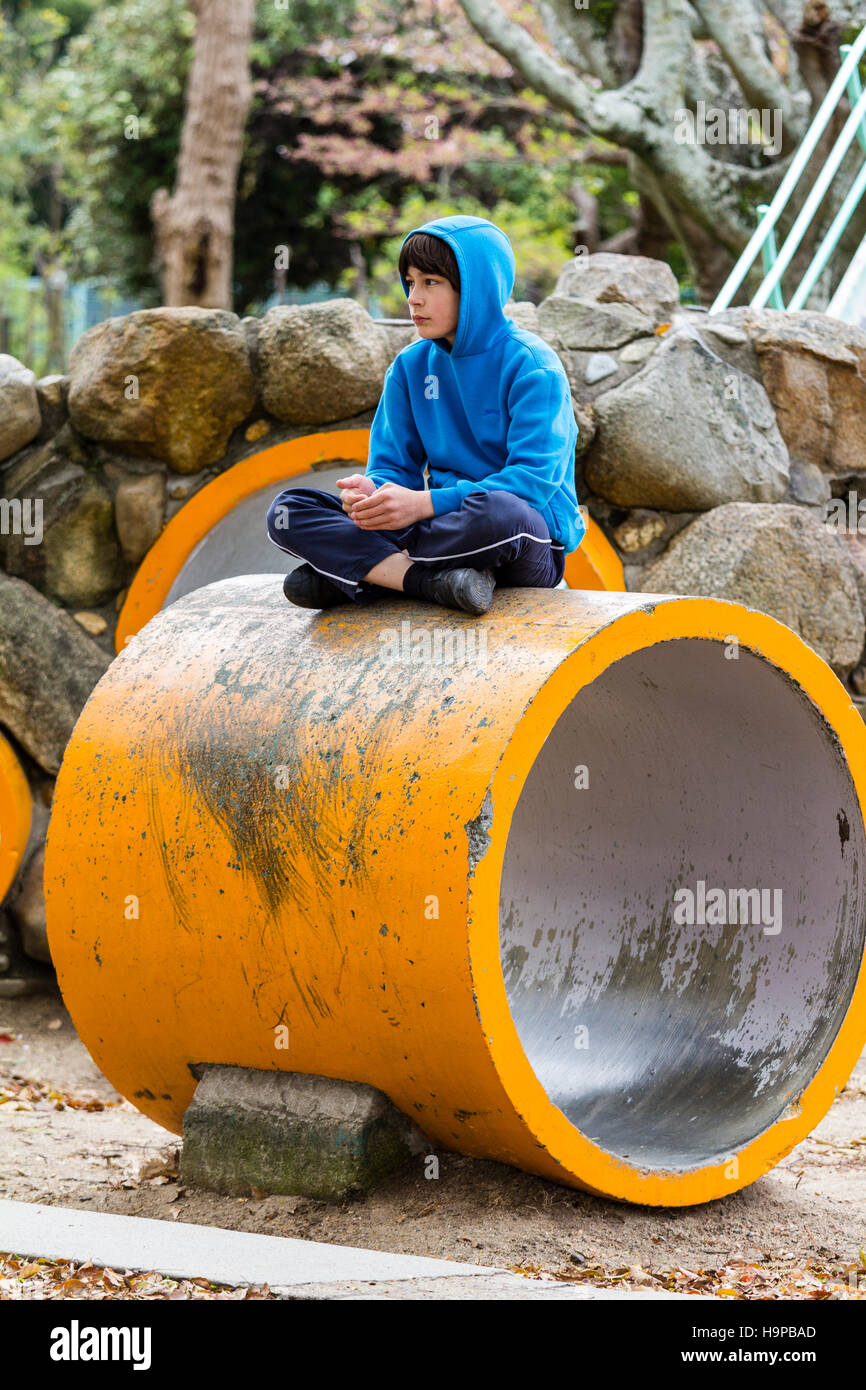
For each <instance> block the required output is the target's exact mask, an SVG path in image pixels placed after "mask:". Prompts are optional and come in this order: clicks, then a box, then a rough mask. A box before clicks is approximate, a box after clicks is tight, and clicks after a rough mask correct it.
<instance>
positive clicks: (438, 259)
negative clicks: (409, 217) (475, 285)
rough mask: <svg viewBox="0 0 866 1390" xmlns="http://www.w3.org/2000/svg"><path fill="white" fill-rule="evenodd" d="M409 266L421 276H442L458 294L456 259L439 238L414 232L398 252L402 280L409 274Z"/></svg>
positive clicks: (458, 274)
mask: <svg viewBox="0 0 866 1390" xmlns="http://www.w3.org/2000/svg"><path fill="white" fill-rule="evenodd" d="M410 265H414V266H417V267H418V269H419V270H420V271H421V273H422V275H441V276H443V277H444V278H445V279H446V280H447V281H448V283H449V284H450V286H451V288H452V289H453V290H456V291H457V293H458V294H459V293H460V271H459V270H458V269H457V257H456V256H455V255H454V252H453V251H452V250H451V247H450V246H449V245H448V242H447V241H443V240H442V237H441V236H431V235H430V233H429V232H415V233H414V235H413V236H410V238H409V240H408V241H407V242H405V243H404V245H403V247H402V249H401V251H400V260H399V262H398V266H399V270H400V274H401V275H402V276H403V279H404V280H405V279H406V277H407V275H408V274H409V266H410Z"/></svg>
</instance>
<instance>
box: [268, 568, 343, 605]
mask: <svg viewBox="0 0 866 1390" xmlns="http://www.w3.org/2000/svg"><path fill="white" fill-rule="evenodd" d="M283 593H284V594H285V596H286V598H287V599H288V600H289V603H296V604H297V605H298V607H299V608H335V607H336V605H337V604H338V603H351V602H352V600H351V599H350V598H349V595H348V594H346V593H344V592H343V590H342V589H341V588H340V587H339V586H338V585H337V584H332V583H331V581H330V579H327V578H326V577H325V575H323V574H319V571H318V570H314V569H313V567H312V565H307V564H303V565H298V567H297V569H293V570H289V572H288V574H287V575H286V577H285V579H284V580H283Z"/></svg>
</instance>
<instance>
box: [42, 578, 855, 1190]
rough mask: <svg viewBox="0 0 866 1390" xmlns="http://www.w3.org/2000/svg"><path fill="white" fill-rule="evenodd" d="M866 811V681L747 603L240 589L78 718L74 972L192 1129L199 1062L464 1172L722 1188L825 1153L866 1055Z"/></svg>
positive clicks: (168, 1120)
mask: <svg viewBox="0 0 866 1390" xmlns="http://www.w3.org/2000/svg"><path fill="white" fill-rule="evenodd" d="M864 791H866V729H864V726H863V722H862V720H861V718H860V716H859V714H858V713H857V711H856V709H855V708H854V706H853V705H852V703H851V700H850V698H849V696H848V694H847V693H846V691H845V690H844V688H843V686H842V684H841V683H840V682H839V680H838V679H837V678H836V676H835V675H834V674H833V673H832V671H831V670H830V668H829V667H828V666H827V665H826V664H825V663H824V662H823V661H822V660H821V659H820V657H819V656H818V655H817V654H816V653H815V652H814V651H812V650H811V649H810V648H809V647H807V646H806V645H805V643H804V642H803V641H802V640H801V639H800V638H799V637H798V636H796V634H795V633H793V632H792V631H791V630H790V629H788V628H787V627H785V626H783V625H782V624H780V623H778V622H776V621H775V620H773V619H771V618H769V617H767V616H765V615H762V614H760V613H758V612H755V611H753V610H750V609H746V608H743V607H740V606H738V605H736V604H730V603H725V602H721V601H717V600H711V599H703V598H701V599H699V598H683V597H678V596H674V595H647V594H634V593H623V592H616V593H614V592H604V591H595V592H580V591H569V590H565V589H557V590H537V589H535V590H525V589H523V590H500V591H497V593H496V595H495V597H494V602H493V605H492V607H491V609H490V611H489V612H488V613H487V614H486V615H485V616H484V617H482V618H470V617H468V616H467V615H464V614H461V613H456V612H452V611H450V610H444V609H440V608H437V607H433V606H428V605H422V604H420V603H414V602H412V601H409V600H404V599H399V600H397V599H395V601H394V602H388V601H386V602H384V603H379V604H375V605H370V606H365V607H363V608H355V607H354V606H342V607H339V608H335V609H332V610H330V611H328V612H325V613H318V612H309V611H306V610H302V609H297V608H293V607H291V606H290V605H288V604H287V603H286V601H285V599H284V597H283V594H282V590H281V584H280V582H279V579H278V578H277V577H275V576H274V575H266V574H261V575H247V576H243V577H234V578H227V579H223V580H220V581H219V582H216V583H213V584H210V585H207V586H206V587H204V588H200V589H197V590H195V591H194V592H192V593H189V594H187V595H186V596H184V597H182V598H180V599H178V600H177V601H176V602H174V603H172V604H171V605H170V606H169V607H167V608H165V609H163V610H162V611H161V612H158V613H157V614H156V616H154V617H153V618H152V619H151V620H150V621H149V622H147V623H146V624H145V625H144V626H143V627H142V628H141V630H140V631H139V632H138V634H137V635H136V636H134V637H133V638H132V639H131V640H130V641H129V643H128V644H127V646H126V647H125V649H124V650H123V651H122V652H121V653H120V654H119V655H118V657H117V658H116V660H115V661H114V662H113V664H112V665H111V667H110V668H109V670H108V671H107V672H106V673H105V675H104V676H103V678H102V679H101V680H100V682H99V684H98V685H97V686H96V688H95V689H94V691H93V693H92V695H91V697H90V699H89V701H88V703H87V705H86V706H85V708H84V710H83V712H82V714H81V716H80V718H79V720H78V723H77V725H76V727H75V730H74V733H73V736H72V739H71V741H70V743H69V745H68V747H67V750H66V755H65V758H64V761H63V765H62V768H61V770H60V774H59V777H58V781H57V787H56V793H55V798H54V809H53V815H52V820H51V824H50V827H49V834H48V843H47V862H46V872H45V882H46V893H47V904H48V930H49V940H50V945H51V951H52V956H53V959H54V961H55V963H56V965H57V969H58V974H59V980H60V984H61V988H62V990H63V994H64V997H65V999H66V1002H67V1004H68V1006H69V1009H70V1012H71V1014H72V1018H73V1020H74V1022H75V1025H76V1027H77V1029H78V1031H79V1033H80V1035H81V1037H82V1039H83V1040H84V1042H85V1044H86V1045H87V1047H88V1049H89V1050H90V1052H91V1053H92V1055H93V1057H94V1059H95V1060H96V1062H97V1063H98V1065H99V1066H100V1067H101V1068H102V1070H103V1071H104V1072H105V1074H106V1076H108V1078H109V1079H110V1080H111V1081H112V1083H113V1084H114V1085H115V1086H116V1087H117V1088H118V1090H119V1091H120V1092H122V1094H123V1095H124V1096H126V1097H127V1098H128V1099H129V1100H130V1101H132V1102H133V1103H134V1104H135V1105H136V1106H137V1107H138V1108H139V1109H140V1110H142V1111H143V1112H144V1113H145V1114H147V1115H149V1116H151V1117H152V1118H153V1119H154V1120H156V1121H158V1122H159V1123H160V1124H162V1125H164V1126H166V1127H167V1128H168V1129H170V1130H173V1131H174V1132H176V1133H180V1132H181V1131H182V1124H183V1116H184V1112H185V1110H186V1109H187V1107H188V1105H189V1104H190V1100H191V1098H192V1095H193V1092H194V1089H195V1086H196V1081H195V1078H194V1076H193V1072H192V1071H191V1067H194V1066H196V1065H197V1064H200V1063H213V1064H225V1065H230V1066H232V1065H233V1066H238V1067H251V1068H260V1069H264V1070H274V1069H277V1070H285V1071H292V1072H302V1073H312V1074H317V1075H324V1076H329V1077H336V1078H342V1079H344V1080H348V1081H360V1082H366V1083H368V1084H370V1085H372V1086H375V1087H377V1088H379V1089H380V1090H381V1091H383V1092H385V1094H386V1095H387V1096H388V1097H389V1098H390V1099H391V1100H392V1101H393V1102H394V1103H395V1104H396V1105H397V1106H399V1108H400V1109H401V1110H403V1111H404V1112H405V1113H406V1114H407V1115H408V1116H410V1117H411V1118H412V1119H413V1120H414V1121H415V1123H416V1124H417V1125H418V1126H419V1128H420V1129H421V1130H422V1131H423V1132H424V1133H425V1134H426V1136H427V1137H428V1138H429V1140H430V1144H431V1151H435V1150H436V1149H437V1148H441V1149H451V1150H457V1151H459V1152H461V1153H464V1154H471V1155H476V1156H479V1157H483V1158H489V1159H496V1160H500V1161H502V1162H505V1163H510V1164H514V1165H516V1166H517V1167H520V1168H523V1169H525V1170H527V1171H530V1172H533V1173H537V1174H541V1175H542V1176H544V1177H546V1178H551V1179H555V1180H557V1181H559V1182H562V1183H566V1184H571V1185H573V1186H575V1187H581V1188H585V1189H588V1190H589V1191H592V1192H595V1193H601V1194H605V1195H609V1196H611V1197H614V1198H619V1199H623V1200H627V1201H630V1202H639V1203H648V1204H655V1205H685V1204H691V1203H697V1202H703V1201H706V1200H708V1199H711V1198H717V1197H721V1196H723V1195H725V1194H728V1193H730V1192H733V1191H736V1190H737V1189H738V1188H741V1187H743V1186H744V1185H746V1184H748V1183H751V1182H753V1181H754V1180H755V1179H756V1178H758V1177H759V1176H761V1175H762V1174H763V1173H766V1172H767V1171H768V1170H769V1169H770V1168H771V1167H772V1166H773V1165H774V1164H775V1163H777V1162H778V1160H779V1159H780V1158H781V1157H782V1156H783V1155H784V1154H786V1153H787V1152H789V1151H790V1149H791V1148H792V1147H793V1146H794V1145H795V1144H796V1143H798V1142H799V1141H800V1140H801V1139H802V1138H803V1137H804V1136H805V1135H806V1134H808V1133H809V1132H810V1131H811V1130H812V1129H813V1128H814V1126H815V1125H816V1124H817V1123H818V1121H819V1120H820V1119H821V1117H822V1116H823V1115H824V1114H825V1112H826V1111H827V1109H828V1107H829V1106H830V1104H831V1103H832V1101H833V1098H834V1096H835V1095H836V1094H837V1093H838V1091H839V1090H841V1089H842V1087H843V1086H844V1084H845V1082H846V1081H847V1079H848V1077H849V1075H850V1073H851V1071H852V1069H853V1067H854V1065H855V1062H856V1060H857V1058H858V1056H859V1054H860V1052H861V1050H862V1049H863V1046H864V1042H866V1007H864V1004H866V971H864V966H863V961H864V929H866V912H864V909H866V872H864V871H866V839H864V817H863V798H864ZM284 1043H285V1044H287V1046H283V1045H282V1044H284Z"/></svg>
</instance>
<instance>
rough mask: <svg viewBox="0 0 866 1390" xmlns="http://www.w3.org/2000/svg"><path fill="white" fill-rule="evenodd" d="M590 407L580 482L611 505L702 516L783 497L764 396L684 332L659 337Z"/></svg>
mask: <svg viewBox="0 0 866 1390" xmlns="http://www.w3.org/2000/svg"><path fill="white" fill-rule="evenodd" d="M595 409H596V415H597V417H598V425H599V433H598V438H597V440H596V442H595V445H594V446H593V449H592V451H591V453H590V455H589V457H588V458H587V461H586V466H585V476H586V480H587V482H588V484H589V486H590V487H591V488H592V489H593V491H594V492H597V493H599V494H600V495H601V496H602V497H605V498H606V499H607V500H608V501H610V502H614V503H616V504H617V505H618V506H623V507H654V508H661V509H662V510H664V511H673V512H677V511H691V510H694V511H704V510H708V509H709V508H711V507H716V506H720V505H721V504H723V503H724V502H728V501H750V502H773V501H779V500H781V499H782V498H783V497H784V496H785V494H786V492H787V489H788V455H787V450H786V449H785V444H784V441H783V439H782V437H781V435H780V434H779V430H778V428H777V426H776V420H775V416H774V414H773V409H772V406H771V405H770V402H769V400H768V398H767V394H766V392H765V391H764V390H763V388H762V387H761V386H760V385H759V384H758V383H757V382H755V381H753V380H752V378H751V377H749V376H747V375H745V374H744V373H743V372H738V371H737V370H736V369H735V368H733V367H731V366H730V365H729V364H727V363H725V362H723V361H722V359H721V358H720V357H718V356H717V355H716V354H715V353H713V352H711V351H710V349H709V348H708V347H707V345H706V343H705V342H704V341H703V340H702V338H701V337H700V335H699V334H698V333H697V332H696V331H695V330H694V329H692V328H690V327H682V328H679V329H677V330H675V331H673V332H672V333H670V334H669V335H668V336H667V337H665V338H664V339H663V340H662V342H661V344H660V346H659V348H658V350H657V351H656V352H655V353H654V354H653V356H652V357H651V358H650V359H649V361H648V362H647V363H646V365H645V366H644V367H643V368H642V369H641V370H640V371H639V372H637V374H636V375H634V376H632V377H631V378H630V379H629V380H628V381H626V382H624V383H623V384H622V385H619V386H616V387H615V388H613V389H612V390H610V391H607V392H605V393H604V394H603V395H602V396H600V397H599V398H598V399H597V400H596V402H595Z"/></svg>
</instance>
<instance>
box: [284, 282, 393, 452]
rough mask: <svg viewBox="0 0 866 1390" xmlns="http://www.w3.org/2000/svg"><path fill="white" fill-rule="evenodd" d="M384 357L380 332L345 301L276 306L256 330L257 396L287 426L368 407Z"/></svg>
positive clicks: (326, 420) (380, 380)
mask: <svg viewBox="0 0 866 1390" xmlns="http://www.w3.org/2000/svg"><path fill="white" fill-rule="evenodd" d="M389 361H390V356H389V352H388V349H387V345H386V343H385V340H384V337H383V335H382V332H381V330H380V329H378V328H377V327H376V325H375V323H374V322H373V320H372V319H371V318H370V315H369V314H368V313H367V311H366V309H364V308H362V307H361V305H360V304H357V303H356V302H355V301H354V300H353V299H327V300H325V301H324V302H323V303H320V304H286V305H280V306H278V307H277V308H276V309H269V310H268V312H267V313H266V314H265V316H264V318H263V319H262V321H261V325H260V327H259V340H258V362H259V373H260V380H261V391H262V401H263V402H264V406H265V409H266V410H267V411H269V412H270V414H271V415H274V416H276V418H277V419H278V420H285V421H288V422H289V423H290V424H295V425H300V424H305V425H327V424H330V423H331V422H332V421H334V420H345V419H349V418H351V417H352V416H353V415H359V414H361V413H362V411H366V410H373V409H374V408H375V406H376V405H377V404H378V401H379V397H380V396H381V394H382V387H383V385H384V382H385V372H386V370H387V368H388V364H389Z"/></svg>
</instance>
